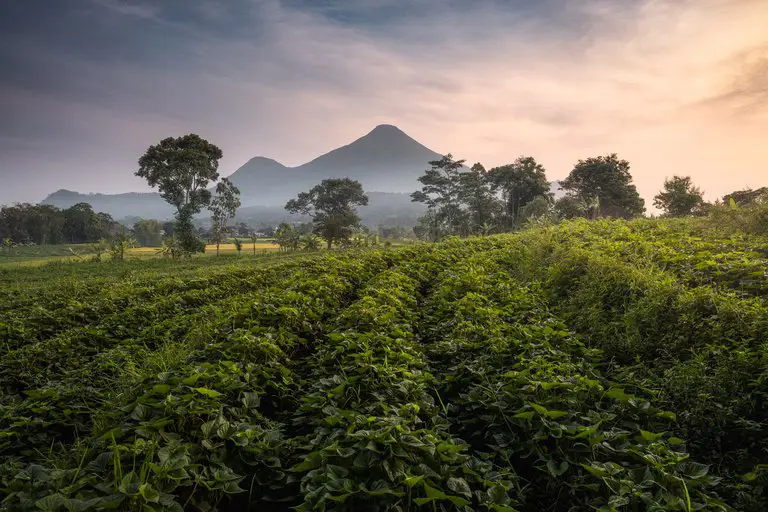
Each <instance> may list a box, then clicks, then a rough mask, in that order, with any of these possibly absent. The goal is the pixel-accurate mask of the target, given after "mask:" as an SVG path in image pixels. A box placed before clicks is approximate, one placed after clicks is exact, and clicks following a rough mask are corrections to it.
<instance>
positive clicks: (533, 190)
mask: <svg viewBox="0 0 768 512" xmlns="http://www.w3.org/2000/svg"><path fill="white" fill-rule="evenodd" d="M488 179H489V181H490V183H491V185H492V187H493V190H494V191H497V192H501V197H502V199H503V200H504V215H505V221H506V222H505V224H506V227H507V228H512V227H514V226H516V225H517V224H519V217H520V209H521V208H523V207H524V206H525V205H527V204H528V203H530V202H531V201H533V200H534V198H536V197H538V196H545V197H547V198H550V199H551V197H552V195H551V193H550V188H551V186H550V184H549V181H547V174H546V171H545V170H544V167H543V166H542V165H541V164H540V163H538V162H537V161H536V159H535V158H533V157H532V156H520V157H518V158H517V159H516V160H515V161H514V162H513V163H511V164H508V165H503V166H501V167H494V168H493V169H491V170H490V171H488Z"/></svg>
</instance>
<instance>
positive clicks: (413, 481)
mask: <svg viewBox="0 0 768 512" xmlns="http://www.w3.org/2000/svg"><path fill="white" fill-rule="evenodd" d="M423 481H424V475H417V476H407V477H405V485H407V486H408V487H413V486H414V485H417V484H420V483H421V482H423Z"/></svg>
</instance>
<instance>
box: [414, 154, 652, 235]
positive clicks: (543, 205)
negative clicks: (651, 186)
mask: <svg viewBox="0 0 768 512" xmlns="http://www.w3.org/2000/svg"><path fill="white" fill-rule="evenodd" d="M464 163H465V161H464V160H454V159H453V156H452V155H450V154H448V155H446V156H444V157H443V158H442V159H440V160H435V161H432V162H429V165H431V168H430V169H429V170H427V171H426V172H425V174H424V175H423V176H422V177H420V178H419V182H420V183H421V184H422V188H421V190H418V191H416V192H414V193H413V194H412V196H411V197H412V199H413V201H418V202H421V203H424V204H425V205H426V206H427V214H426V215H425V216H424V217H422V218H421V219H420V220H419V224H418V225H417V226H416V227H415V228H414V231H416V234H417V235H418V236H419V237H421V238H423V239H427V240H437V239H440V238H442V237H444V236H447V235H458V236H468V235H479V234H489V233H494V232H501V231H511V230H514V229H516V228H518V227H520V226H521V225H522V224H523V223H524V222H525V221H527V220H528V219H530V218H534V217H543V216H551V217H556V218H573V217H592V218H594V217H598V216H612V217H622V218H631V217H636V216H639V215H642V214H643V212H645V204H644V201H643V199H642V198H641V197H640V195H639V194H638V192H637V189H636V188H635V185H633V184H632V176H631V175H630V174H629V162H627V161H626V160H622V159H619V158H618V157H617V156H616V154H610V155H607V156H599V157H595V158H588V159H586V160H579V161H578V163H577V164H576V165H575V166H574V168H573V170H572V171H571V173H570V174H569V176H568V177H567V178H566V179H565V180H564V181H562V182H561V186H562V188H563V190H565V191H566V192H567V194H566V196H565V197H563V198H560V199H559V200H557V201H555V200H554V196H553V194H552V193H551V192H550V188H551V185H550V182H549V180H548V179H547V175H546V171H545V169H544V167H543V166H542V165H541V164H540V163H538V162H537V161H536V159H534V158H533V157H530V156H521V157H519V158H518V159H517V160H515V161H514V162H513V163H511V164H508V165H504V166H500V167H494V168H492V169H490V170H486V169H485V167H483V165H482V164H480V163H476V164H474V165H473V166H472V167H470V168H467V167H466V166H465V165H464Z"/></svg>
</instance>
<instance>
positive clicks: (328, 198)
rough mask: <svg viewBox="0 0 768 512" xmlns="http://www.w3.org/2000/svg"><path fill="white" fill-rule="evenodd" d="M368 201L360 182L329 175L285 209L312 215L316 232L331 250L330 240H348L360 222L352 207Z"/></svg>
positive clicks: (292, 200) (362, 204)
mask: <svg viewBox="0 0 768 512" xmlns="http://www.w3.org/2000/svg"><path fill="white" fill-rule="evenodd" d="M367 204H368V196H366V195H365V193H364V192H363V186H362V185H361V184H360V182H359V181H355V180H351V179H349V178H331V179H327V180H323V181H322V182H321V183H320V184H319V185H315V186H314V187H312V189H311V190H310V191H309V192H302V193H300V194H299V196H298V197H297V198H296V199H291V200H290V201H288V203H286V205H285V209H286V210H288V211H289V212H291V213H300V214H303V215H309V216H310V217H312V224H313V226H314V232H315V234H317V235H320V236H321V237H323V238H324V239H325V242H326V244H327V246H328V249H330V248H331V246H332V245H333V243H335V242H340V241H342V240H348V239H349V237H350V235H351V234H352V231H353V229H354V228H355V227H356V226H358V225H359V224H360V218H359V217H358V216H357V210H356V208H355V207H356V206H365V205H367Z"/></svg>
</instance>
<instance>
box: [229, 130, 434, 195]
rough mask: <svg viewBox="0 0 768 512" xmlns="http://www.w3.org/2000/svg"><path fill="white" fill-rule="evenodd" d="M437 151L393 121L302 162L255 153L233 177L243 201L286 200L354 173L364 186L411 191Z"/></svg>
mask: <svg viewBox="0 0 768 512" xmlns="http://www.w3.org/2000/svg"><path fill="white" fill-rule="evenodd" d="M441 157H442V155H440V154H439V153H436V152H434V151H432V150H431V149H429V148H427V147H425V146H423V145H422V144H420V143H418V142H416V141H415V140H413V139H412V138H411V137H409V136H408V135H406V134H405V133H404V132H402V131H401V130H400V129H399V128H397V127H395V126H392V125H386V124H384V125H379V126H377V127H376V128H374V129H373V130H372V131H371V132H370V133H368V134H367V135H365V136H363V137H360V138H359V139H357V140H356V141H354V142H352V143H351V144H347V145H346V146H342V147H340V148H338V149H334V150H333V151H331V152H329V153H326V154H324V155H322V156H319V157H317V158H315V159H314V160H312V161H311V162H307V163H306V164H303V165H300V166H298V167H286V166H284V165H282V164H280V163H279V162H276V161H275V160H272V159H269V158H264V157H256V158H253V159H251V160H249V161H248V162H247V163H246V164H245V165H243V166H242V167H240V168H239V169H238V170H236V171H235V172H234V173H233V174H232V175H231V176H230V179H231V180H232V182H233V183H234V184H235V185H237V187H238V188H239V189H240V195H241V198H242V201H243V204H244V205H261V206H269V205H281V206H282V205H284V204H285V202H286V201H287V200H288V199H291V198H292V197H294V196H296V194H298V193H299V192H301V191H303V190H308V189H309V188H311V187H313V186H314V185H316V184H318V183H319V182H320V181H322V180H323V179H325V178H352V179H355V180H358V181H359V182H360V183H362V184H363V189H364V190H366V191H376V192H408V193H410V192H413V191H414V190H416V189H417V188H418V186H419V183H418V181H417V180H418V178H419V176H421V175H422V174H424V171H425V170H426V169H427V168H428V167H429V165H428V164H427V162H429V161H431V160H439V159H440V158H441Z"/></svg>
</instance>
